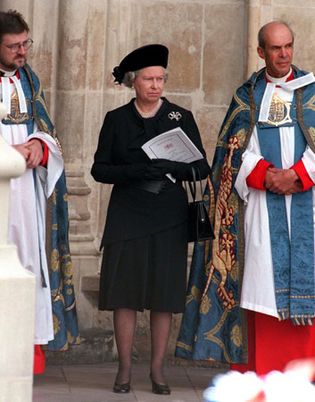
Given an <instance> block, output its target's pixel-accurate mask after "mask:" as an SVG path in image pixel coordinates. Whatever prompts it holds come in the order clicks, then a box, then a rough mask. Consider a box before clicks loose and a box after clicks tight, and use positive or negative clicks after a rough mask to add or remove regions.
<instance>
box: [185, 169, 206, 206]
mask: <svg viewBox="0 0 315 402" xmlns="http://www.w3.org/2000/svg"><path fill="white" fill-rule="evenodd" d="M196 171H197V172H198V176H199V184H200V194H201V196H202V194H203V189H202V182H201V179H200V172H199V169H198V168H195V167H194V166H192V167H191V172H192V177H193V180H192V182H191V181H189V182H188V186H189V190H190V194H191V196H192V200H193V202H196V188H197V184H196V183H197V178H196Z"/></svg>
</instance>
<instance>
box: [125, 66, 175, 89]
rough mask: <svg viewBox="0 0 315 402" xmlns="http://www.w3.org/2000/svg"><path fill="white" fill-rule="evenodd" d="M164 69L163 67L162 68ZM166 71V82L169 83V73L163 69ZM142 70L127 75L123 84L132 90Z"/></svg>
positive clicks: (129, 72)
mask: <svg viewBox="0 0 315 402" xmlns="http://www.w3.org/2000/svg"><path fill="white" fill-rule="evenodd" d="M162 68H163V67H162ZM163 70H164V82H166V81H167V78H168V72H167V70H166V69H165V68H163ZM140 71H141V70H137V71H128V72H127V73H126V74H125V75H124V78H123V80H122V83H123V84H124V85H125V86H126V87H128V88H132V87H133V83H134V81H135V79H136V76H137V75H138V74H139V72H140Z"/></svg>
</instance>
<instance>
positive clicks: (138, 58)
mask: <svg viewBox="0 0 315 402" xmlns="http://www.w3.org/2000/svg"><path fill="white" fill-rule="evenodd" d="M167 61H168V48H167V47H166V46H164V45H159V44H154V45H146V46H142V47H139V48H138V49H135V50H133V51H132V52H131V53H129V54H128V55H127V56H126V57H125V58H123V59H122V61H121V62H120V64H119V66H116V67H114V70H113V73H112V74H113V76H114V77H115V82H117V83H118V84H121V83H122V81H123V79H124V76H125V74H126V73H127V72H128V71H137V70H140V69H141V68H145V67H151V66H161V67H164V68H166V67H167Z"/></svg>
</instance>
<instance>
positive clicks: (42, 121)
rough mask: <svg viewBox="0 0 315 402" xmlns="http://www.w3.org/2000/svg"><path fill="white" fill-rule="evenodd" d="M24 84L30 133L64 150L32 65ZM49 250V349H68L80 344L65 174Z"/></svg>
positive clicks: (51, 219)
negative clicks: (51, 329) (51, 328)
mask: <svg viewBox="0 0 315 402" xmlns="http://www.w3.org/2000/svg"><path fill="white" fill-rule="evenodd" d="M19 74H20V80H21V85H22V88H23V92H24V95H25V98H26V104H27V113H24V117H23V123H24V124H26V125H27V130H28V134H29V135H30V134H32V133H33V131H34V123H36V124H37V126H38V128H39V130H41V131H43V132H45V133H47V134H50V135H51V136H52V137H53V138H54V139H55V140H56V142H57V145H58V146H59V147H60V144H59V141H58V139H57V137H56V133H55V129H54V126H53V124H52V122H51V119H50V116H49V113H48V110H47V107H46V102H45V98H44V93H43V91H42V87H41V84H40V81H39V79H38V77H37V75H36V74H35V73H34V72H33V70H32V69H31V67H30V66H29V65H25V66H24V67H22V68H20V69H19ZM3 123H4V124H20V123H21V121H20V118H19V119H17V121H14V119H5V120H4V121H3ZM46 223H47V228H46V236H47V238H46V251H47V260H48V261H47V262H48V267H49V278H50V287H51V295H52V310H53V321H54V340H52V341H50V342H49V344H48V349H49V350H54V351H55V350H67V349H68V347H69V344H77V343H79V341H80V339H79V332H78V323H77V313H76V306H75V295H74V286H73V266H72V261H71V256H70V251H69V238H68V230H69V220H68V199H67V188H66V178H65V172H64V171H63V173H62V175H61V177H60V178H59V180H58V182H57V184H56V187H55V189H54V191H53V194H52V195H51V197H50V198H49V200H48V204H47V222H46Z"/></svg>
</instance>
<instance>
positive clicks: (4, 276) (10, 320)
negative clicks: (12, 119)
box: [0, 104, 35, 402]
mask: <svg viewBox="0 0 315 402" xmlns="http://www.w3.org/2000/svg"><path fill="white" fill-rule="evenodd" d="M0 106H1V104H0ZM2 118H3V116H0V119H2ZM24 170H25V161H24V159H23V157H22V156H21V155H20V154H19V153H18V152H17V151H15V150H14V149H13V148H12V147H11V146H9V145H8V144H7V143H6V142H5V140H4V139H3V138H2V136H1V135H0V204H1V215H0V306H1V307H0V328H1V331H0V356H1V358H0V402H8V401H10V402H20V401H23V402H31V401H32V385H33V353H34V324H35V276H34V275H33V274H32V273H30V272H28V271H26V270H25V269H24V268H23V267H22V266H21V264H20V262H19V259H18V255H17V249H16V246H15V245H12V244H8V243H7V236H8V212H9V191H10V179H11V178H13V177H18V176H20V175H21V174H22V173H23V172H24Z"/></svg>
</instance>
